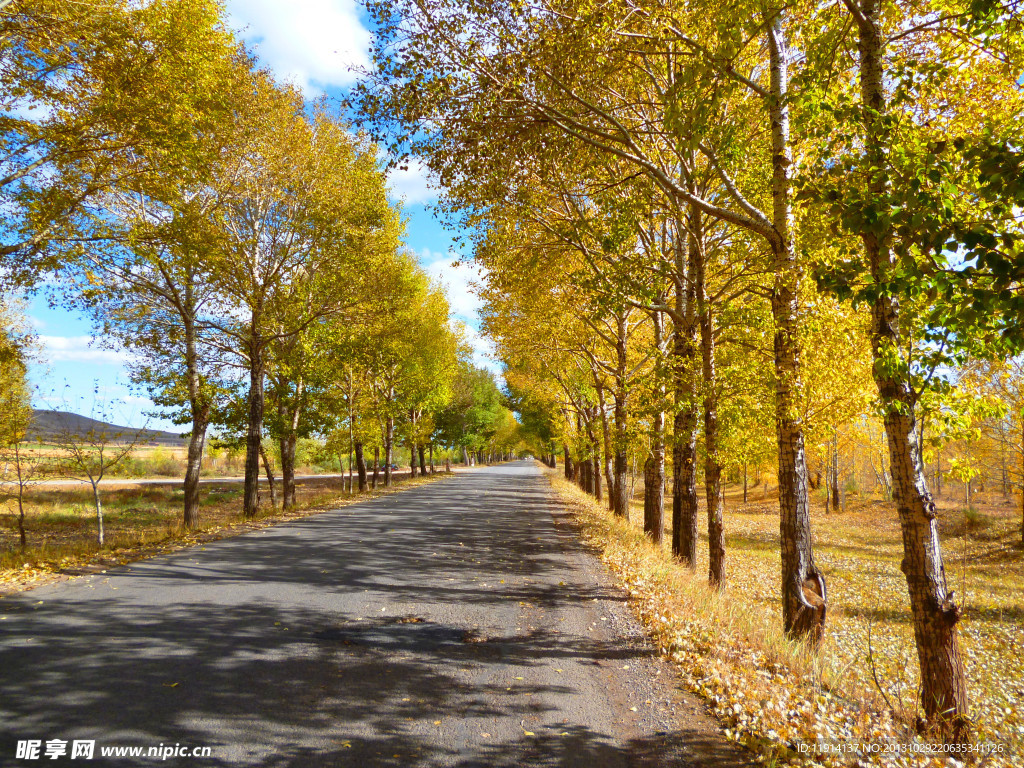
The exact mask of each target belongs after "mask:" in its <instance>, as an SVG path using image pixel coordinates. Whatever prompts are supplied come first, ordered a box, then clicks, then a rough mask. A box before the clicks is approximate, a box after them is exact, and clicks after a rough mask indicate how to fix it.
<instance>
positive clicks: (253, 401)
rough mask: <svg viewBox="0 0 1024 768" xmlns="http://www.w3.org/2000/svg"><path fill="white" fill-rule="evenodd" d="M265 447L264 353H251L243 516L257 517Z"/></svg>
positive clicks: (255, 347) (253, 348) (255, 348)
mask: <svg viewBox="0 0 1024 768" xmlns="http://www.w3.org/2000/svg"><path fill="white" fill-rule="evenodd" d="M262 443H263V350H262V349H260V347H259V346H258V345H256V344H255V343H252V344H251V345H250V349H249V423H248V426H247V430H246V435H245V491H244V495H243V498H242V513H243V514H244V516H245V517H246V519H250V520H251V519H252V518H254V517H256V513H257V511H258V509H259V497H260V487H259V483H260V446H261V445H262Z"/></svg>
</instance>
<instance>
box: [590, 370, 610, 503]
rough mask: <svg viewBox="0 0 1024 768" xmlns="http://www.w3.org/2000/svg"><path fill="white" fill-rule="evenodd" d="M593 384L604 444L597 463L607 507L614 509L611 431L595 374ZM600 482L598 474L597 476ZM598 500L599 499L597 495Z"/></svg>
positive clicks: (595, 446) (601, 389) (601, 388)
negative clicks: (595, 390) (602, 452)
mask: <svg viewBox="0 0 1024 768" xmlns="http://www.w3.org/2000/svg"><path fill="white" fill-rule="evenodd" d="M595 380H596V381H595V384H596V389H597V401H598V410H599V412H600V414H601V442H602V443H603V445H604V458H603V460H602V459H601V452H600V451H598V454H597V455H598V459H597V463H598V466H599V467H600V468H601V470H603V471H604V480H605V486H606V487H607V488H608V509H609V510H614V509H615V498H614V497H615V476H614V475H613V469H612V453H613V452H612V432H611V429H610V427H609V425H608V410H607V409H606V408H605V401H604V387H603V386H601V383H600V380H597V377H596V376H595ZM594 448H595V450H596V449H597V443H596V441H595V442H594ZM598 481H599V482H600V476H598ZM599 493H600V492H599ZM597 498H598V501H600V500H601V497H600V495H598V497H597Z"/></svg>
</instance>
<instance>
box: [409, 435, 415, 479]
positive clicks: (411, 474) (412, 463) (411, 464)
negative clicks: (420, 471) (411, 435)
mask: <svg viewBox="0 0 1024 768" xmlns="http://www.w3.org/2000/svg"><path fill="white" fill-rule="evenodd" d="M409 477H416V443H414V442H413V441H411V440H410V441H409Z"/></svg>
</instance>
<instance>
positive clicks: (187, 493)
mask: <svg viewBox="0 0 1024 768" xmlns="http://www.w3.org/2000/svg"><path fill="white" fill-rule="evenodd" d="M185 296H186V305H187V309H188V310H191V309H192V308H193V293H192V284H191V283H186V286H185ZM182 320H183V323H184V328H185V374H186V376H187V377H188V402H189V410H190V411H191V413H192V434H191V436H190V437H189V442H188V457H187V459H186V464H185V480H184V483H183V488H182V490H183V492H184V515H183V522H184V524H185V528H186V529H187V530H190V531H193V530H195V529H196V528H198V527H199V477H200V474H201V473H202V465H203V450H204V448H205V447H206V430H207V428H208V427H209V425H210V403H209V402H208V401H207V399H206V398H205V397H204V396H203V391H202V381H201V379H200V374H199V351H198V346H197V331H196V325H195V322H194V317H193V315H192V313H191V311H185V312H183V313H182Z"/></svg>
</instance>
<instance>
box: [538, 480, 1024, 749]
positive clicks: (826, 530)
mask: <svg viewBox="0 0 1024 768" xmlns="http://www.w3.org/2000/svg"><path fill="white" fill-rule="evenodd" d="M551 478H552V483H553V485H554V487H555V488H556V490H557V491H558V492H559V494H560V496H561V497H562V498H563V499H564V500H565V501H566V502H567V503H568V504H569V506H570V507H571V509H572V511H573V513H574V515H575V517H576V519H577V520H578V522H579V524H580V526H581V531H582V535H583V537H584V539H585V541H587V542H588V543H589V544H591V545H592V546H594V547H595V548H597V549H598V550H599V551H600V553H601V557H602V559H603V560H604V562H605V563H606V564H607V565H608V567H609V568H610V569H611V570H612V571H613V572H614V573H615V574H616V576H617V577H618V579H619V581H620V583H621V584H622V585H623V586H624V587H625V588H626V590H627V591H628V592H629V594H630V597H631V604H632V606H633V608H634V610H635V611H636V613H637V615H638V616H639V618H640V619H641V621H642V622H643V623H644V624H645V626H646V627H647V628H648V630H649V631H650V632H651V635H652V636H653V638H654V640H655V642H656V643H657V644H658V646H659V648H660V650H661V652H662V653H663V654H664V655H665V656H666V657H668V658H670V659H671V660H672V661H673V662H675V664H676V665H677V667H678V669H679V671H680V674H681V676H682V678H683V680H684V682H685V684H686V685H687V686H688V687H689V688H690V689H691V690H693V691H695V692H697V693H699V694H701V695H702V696H704V697H705V698H706V699H707V700H708V701H709V702H710V704H711V707H712V709H713V711H714V712H715V714H716V715H717V716H718V717H719V718H720V720H721V721H722V723H723V725H724V726H725V728H726V732H727V734H728V735H729V737H730V738H732V739H734V740H736V741H738V742H740V743H743V744H746V745H747V746H749V747H750V748H751V749H753V750H754V751H755V752H756V753H757V754H758V755H759V756H760V757H761V759H763V760H764V761H765V762H768V763H772V762H790V761H792V762H809V761H810V760H811V758H810V757H809V755H808V753H806V752H802V751H801V750H802V749H804V750H807V749H810V748H811V746H812V745H816V744H822V745H824V744H845V745H851V744H854V743H861V742H863V743H870V744H875V745H879V746H877V747H873V748H874V749H877V750H878V751H877V752H874V753H865V754H862V755H861V756H851V755H845V756H841V755H831V756H823V755H821V754H820V753H819V754H818V755H817V756H816V757H814V762H816V763H820V764H824V765H850V764H862V765H886V766H940V765H953V764H955V763H953V762H952V761H950V760H949V759H948V758H945V757H936V756H922V755H920V754H917V755H911V754H907V753H905V752H904V753H903V754H897V753H895V752H893V751H889V752H886V751H885V750H887V749H888V750H897V749H906V747H905V746H899V745H908V744H914V743H915V737H914V731H913V711H914V699H915V696H916V686H917V683H916V678H915V676H916V671H917V661H916V652H915V650H914V645H913V637H912V628H911V625H910V621H909V619H910V617H909V605H908V599H907V594H906V585H905V582H904V580H903V575H902V574H901V573H900V571H899V552H900V549H901V543H900V538H899V526H898V523H897V522H896V520H895V512H894V511H892V510H891V505H890V506H889V507H887V506H886V505H884V504H882V503H869V504H865V505H863V506H862V507H861V508H860V509H857V510H852V511H850V512H847V513H845V514H842V515H826V514H824V512H822V511H815V513H814V521H813V527H814V532H815V559H816V561H817V563H818V565H819V567H820V568H821V569H822V570H823V571H824V573H825V574H826V577H827V578H828V583H829V597H830V602H831V606H832V608H831V613H830V616H829V631H828V638H827V640H826V641H825V643H824V644H823V646H822V648H821V649H820V651H819V652H818V653H811V652H809V651H808V650H807V649H806V648H804V647H803V646H802V645H800V644H796V643H792V642H790V641H788V640H786V639H785V638H784V637H783V635H782V632H781V624H782V619H781V606H780V603H779V599H778V592H779V588H778V579H779V567H780V565H779V547H778V537H779V530H778V525H779V524H778V517H777V514H775V513H773V512H772V510H771V508H770V505H767V504H763V503H762V504H761V505H760V508H758V507H756V506H755V505H749V506H747V507H746V509H747V510H749V511H747V512H743V511H736V510H735V506H736V505H733V506H734V508H733V509H731V510H728V511H727V514H726V531H727V565H728V579H729V581H728V585H727V587H726V589H725V590H724V591H723V592H722V593H721V594H716V593H714V592H713V591H711V590H709V588H708V587H707V585H706V580H707V578H706V574H707V559H706V558H707V552H706V546H705V547H703V548H702V552H703V558H704V559H703V561H702V562H701V563H700V564H699V566H698V569H697V571H696V572H693V571H690V570H688V569H686V568H684V567H682V566H681V565H680V564H679V563H678V562H676V561H674V560H673V558H672V557H671V556H670V555H669V554H668V553H667V552H665V551H663V550H659V549H657V548H655V547H654V546H653V545H652V544H651V543H650V541H649V540H648V539H647V538H646V537H644V536H643V534H642V532H641V531H640V530H639V525H640V522H639V521H640V520H641V519H642V510H640V509H636V508H634V510H633V512H632V515H631V517H632V518H633V522H632V524H630V523H626V522H623V521H620V520H615V519H614V518H612V516H611V514H610V513H609V512H608V511H607V510H605V509H603V508H602V507H601V506H600V505H599V504H597V503H595V502H594V501H593V500H592V499H591V498H590V497H589V496H587V495H586V494H584V493H582V492H581V491H579V490H578V489H577V488H576V487H575V486H574V485H572V484H570V483H568V482H566V481H565V480H563V479H562V478H561V477H559V476H557V475H555V474H554V473H552V475H551ZM947 517H948V518H950V520H949V522H947V523H946V524H945V525H944V526H943V527H944V531H943V533H944V536H943V538H944V548H945V551H946V554H947V571H948V575H949V578H950V579H951V580H952V581H953V587H954V588H955V589H956V590H957V593H958V594H959V595H961V596H962V595H964V594H966V600H965V617H964V622H963V641H964V650H965V653H966V656H967V661H968V665H969V668H968V675H969V686H970V693H971V696H972V706H973V714H974V717H975V718H976V721H977V725H978V734H979V741H980V742H982V743H984V744H991V745H995V747H996V748H997V749H1001V750H1002V751H1001V753H999V754H993V755H990V756H988V757H987V758H986V759H985V760H984V761H982V760H981V759H980V756H977V757H976V758H975V760H974V762H975V764H984V765H987V766H997V767H998V766H1007V767H1008V766H1016V765H1020V764H1021V760H1022V759H1024V748H1022V745H1024V719H1022V712H1021V702H1022V701H1024V690H1022V686H1024V653H1022V650H1024V628H1022V626H1021V611H1022V602H1024V590H1022V589H1021V585H1022V584H1024V578H1022V568H1021V552H1020V549H1019V548H1018V547H1017V546H1016V545H1015V543H1014V542H1015V541H1016V540H1017V539H1015V538H1014V537H1015V536H1016V537H1017V538H1018V539H1019V528H1015V525H1019V520H1018V521H1016V522H1015V518H1014V517H1013V516H1012V515H1011V514H1007V515H1005V516H1003V517H999V518H995V519H994V521H993V523H992V526H991V528H990V529H988V530H987V531H985V532H983V533H978V532H971V531H969V530H967V529H966V528H964V526H962V525H958V523H957V522H956V516H955V515H953V514H952V513H951V514H948V515H947ZM961 517H962V515H961ZM869 638H870V642H869ZM876 680H877V682H876ZM880 689H881V690H880ZM882 691H884V696H883V694H882ZM886 699H888V703H887V701H886ZM916 743H920V742H916ZM886 744H889V745H893V746H888V747H886V746H884V745H886ZM968 762H969V761H968Z"/></svg>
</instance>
